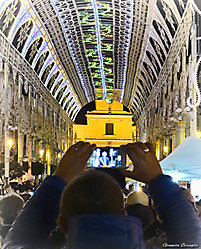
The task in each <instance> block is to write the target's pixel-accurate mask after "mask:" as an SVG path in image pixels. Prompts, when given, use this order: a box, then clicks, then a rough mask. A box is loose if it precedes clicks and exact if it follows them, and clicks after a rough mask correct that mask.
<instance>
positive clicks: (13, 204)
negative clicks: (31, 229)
mask: <svg viewBox="0 0 201 249" xmlns="http://www.w3.org/2000/svg"><path fill="white" fill-rule="evenodd" d="M23 205H24V200H23V199H22V197H20V196H19V195H18V194H16V193H11V194H8V195H5V196H3V197H2V198H1V199H0V217H1V220H2V222H3V224H12V223H13V221H14V220H15V218H16V216H17V215H18V214H19V212H20V211H21V209H22V207H23Z"/></svg>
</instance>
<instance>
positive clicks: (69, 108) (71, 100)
mask: <svg viewBox="0 0 201 249" xmlns="http://www.w3.org/2000/svg"><path fill="white" fill-rule="evenodd" d="M73 105H74V99H73V97H72V98H70V100H69V105H68V108H67V110H66V112H67V113H69V112H70V110H71V108H72V107H73Z"/></svg>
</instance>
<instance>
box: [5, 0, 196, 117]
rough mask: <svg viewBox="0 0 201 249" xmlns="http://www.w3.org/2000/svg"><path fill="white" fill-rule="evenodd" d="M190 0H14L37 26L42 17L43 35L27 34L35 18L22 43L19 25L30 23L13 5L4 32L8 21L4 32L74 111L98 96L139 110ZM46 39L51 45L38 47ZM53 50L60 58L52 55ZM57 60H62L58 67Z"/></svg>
mask: <svg viewBox="0 0 201 249" xmlns="http://www.w3.org/2000/svg"><path fill="white" fill-rule="evenodd" d="M187 1H188V0H29V1H28V0H27V1H23V4H22V3H20V2H19V1H17V0H15V1H10V3H11V2H12V4H15V5H16V6H17V4H18V5H24V8H26V9H27V12H28V13H29V15H30V16H31V17H30V18H33V19H34V20H35V22H36V25H37V26H38V27H40V25H41V27H40V32H41V34H40V35H38V37H41V38H40V39H39V38H38V37H37V36H36V37H34V36H33V34H32V32H33V28H32V31H31V28H30V27H31V25H33V26H34V23H35V22H34V21H33V23H32V24H31V23H29V28H30V31H29V30H28V32H27V33H26V34H27V40H26V39H24V40H23V39H22V38H21V39H22V40H21V43H19V40H17V39H19V34H18V36H17V32H18V33H19V29H20V27H21V28H22V29H23V30H24V29H25V28H26V29H27V26H28V24H27V23H25V21H24V20H22V13H20V10H18V9H16V8H17V7H15V11H14V12H13V13H14V15H15V19H18V21H15V26H16V27H15V29H14V28H13V29H12V32H15V33H16V34H15V35H11V34H10V36H9V32H10V30H8V27H7V29H6V28H5V27H4V30H3V32H4V34H5V35H7V36H8V37H10V41H11V42H12V43H13V45H14V46H15V47H17V46H18V47H17V49H18V50H19V51H20V52H21V53H22V54H24V56H25V58H26V59H27V60H28V62H29V63H30V64H31V65H32V67H33V65H34V70H35V71H36V72H37V73H38V74H39V76H40V77H41V79H42V82H43V83H44V84H45V85H46V86H47V88H48V89H49V90H50V92H51V93H52V94H53V96H54V97H55V98H56V99H57V100H58V101H59V103H60V104H61V105H62V107H63V108H64V109H65V110H66V111H67V112H68V113H69V112H71V117H75V116H76V113H77V112H78V111H79V110H80V108H81V107H82V106H84V105H86V104H87V103H89V102H91V101H94V100H95V99H102V98H113V99H116V100H118V101H120V102H122V103H123V104H124V105H125V106H127V107H129V109H130V110H131V111H132V112H133V113H135V116H136V118H137V117H139V115H140V113H141V111H142V110H143V108H144V106H145V104H146V100H147V98H148V97H149V95H150V92H151V90H152V88H153V87H154V84H155V82H156V81H157V77H158V75H159V72H160V70H161V68H162V66H163V63H164V61H165V60H166V57H167V56H168V51H169V49H170V46H171V42H172V39H173V37H174V34H175V32H176V30H177V27H178V23H179V22H180V21H181V18H182V15H183V13H184V10H185V7H186V5H187ZM24 2H25V3H24ZM198 2H199V1H198ZM8 4H9V3H8V1H7V6H8ZM10 5H11V4H10ZM4 7H5V6H4ZM18 8H21V9H23V8H22V7H19V6H18ZM24 11H25V10H24ZM3 13H4V15H5V12H3ZM7 15H9V14H8V13H7ZM27 15H28V14H27ZM1 18H2V15H1ZM2 21H5V17H4V19H1V22H2ZM28 21H29V22H31V21H30V20H27V22H28ZM13 23H14V21H12V22H11V21H10V23H9V25H10V26H11V25H14V24H13ZM23 25H24V26H23ZM22 26H23V27H22ZM35 29H36V28H35ZM6 32H7V33H6ZM42 33H43V34H42ZM44 34H46V37H45V38H44ZM29 36H32V40H31V42H30V41H28V40H29V39H28V37H29ZM11 37H12V38H11ZM47 39H48V40H49V43H47V46H48V47H49V48H50V47H52V50H48V49H47V50H44V51H43V53H42V52H41V48H42V46H43V47H44V46H46V45H45V41H46V40H47ZM28 42H29V43H28ZM31 46H32V47H31ZM33 48H34V49H33ZM52 54H53V55H54V58H56V61H57V63H55V62H54V59H52V60H51V59H50V57H51V56H52ZM55 65H59V69H58V70H55V68H54V67H55ZM42 72H43V73H42ZM52 72H54V73H52ZM61 72H62V73H63V75H62V76H61ZM50 75H51V76H50ZM64 81H65V82H66V83H65V84H64ZM61 85H62V86H63V87H61ZM68 88H69V89H68ZM73 105H74V106H73Z"/></svg>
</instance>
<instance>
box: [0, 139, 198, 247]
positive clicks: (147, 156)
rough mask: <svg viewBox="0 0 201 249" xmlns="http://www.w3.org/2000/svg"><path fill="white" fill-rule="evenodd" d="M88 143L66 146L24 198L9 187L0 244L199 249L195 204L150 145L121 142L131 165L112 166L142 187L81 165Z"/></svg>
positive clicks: (2, 203)
mask: <svg viewBox="0 0 201 249" xmlns="http://www.w3.org/2000/svg"><path fill="white" fill-rule="evenodd" d="M95 149H96V145H95V144H92V145H90V144H89V143H85V142H78V143H76V144H74V145H73V146H72V147H71V148H69V149H68V151H67V152H66V153H65V155H64V156H63V158H62V159H61V161H60V163H59V165H58V167H57V169H56V171H55V172H54V174H53V175H51V176H48V177H46V179H45V180H44V181H43V182H42V183H41V184H40V185H39V187H38V188H37V189H36V191H35V193H34V194H33V196H32V197H31V198H30V199H29V200H28V201H27V200H26V203H25V200H24V199H23V198H22V197H21V196H19V195H17V194H16V193H11V194H8V195H5V196H3V197H1V199H0V217H1V218H0V236H1V243H2V248H3V249H18V248H23V249H25V248H26V249H31V248H33V249H39V248H41V249H57V248H58V249H61V248H66V249H134V248H150V249H151V248H156V249H157V248H172V247H174V248H180V247H184V248H201V220H200V217H199V216H200V212H199V205H196V204H195V202H194V200H193V199H192V198H193V197H192V196H191V194H190V192H189V191H187V190H184V189H181V188H180V187H179V186H178V185H177V184H176V183H175V182H173V180H172V178H171V177H170V176H168V175H164V174H163V172H162V170H161V167H160V165H159V162H158V160H157V159H156V157H155V152H154V149H153V147H152V145H151V144H150V143H140V142H137V143H132V144H131V143H129V144H127V145H123V146H121V149H122V150H123V151H124V152H125V153H126V154H127V155H128V156H129V158H130V159H131V161H132V163H133V165H134V168H133V170H132V171H131V170H128V169H125V168H120V169H117V170H118V174H121V175H122V176H123V177H129V178H131V179H134V180H137V181H140V182H143V183H145V184H146V186H148V189H146V191H145V192H146V193H145V192H143V191H141V192H136V191H132V188H130V189H128V190H127V191H124V190H122V186H121V184H120V185H119V184H118V183H117V181H116V180H114V179H113V178H112V177H111V176H110V175H109V174H107V173H105V172H103V171H100V170H97V169H94V168H87V169H86V167H85V166H86V164H87V161H88V159H89V157H90V155H91V154H92V152H93V151H94V150H95ZM108 171H109V170H108ZM123 192H124V194H123ZM125 194H126V198H125V197H124V196H125Z"/></svg>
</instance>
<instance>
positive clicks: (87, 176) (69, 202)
mask: <svg viewBox="0 0 201 249" xmlns="http://www.w3.org/2000/svg"><path fill="white" fill-rule="evenodd" d="M79 214H114V215H123V214H124V200H123V195H122V192H121V189H120V187H119V185H118V184H117V183H116V182H115V181H114V180H113V179H112V178H111V177H110V176H109V175H107V174H105V173H102V172H98V171H97V170H93V169H92V170H88V171H85V172H83V173H82V174H81V175H80V176H78V177H77V178H75V179H74V180H73V181H72V182H71V183H70V184H69V185H68V186H66V188H65V189H64V191H63V193H62V197H61V202H60V215H59V218H58V224H59V226H60V227H61V228H62V229H63V230H64V231H65V232H67V227H68V223H69V220H70V218H72V217H73V216H75V215H79Z"/></svg>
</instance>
